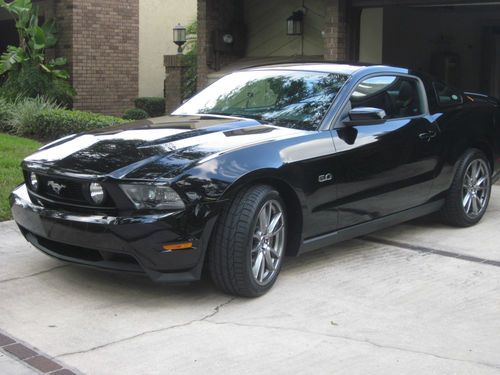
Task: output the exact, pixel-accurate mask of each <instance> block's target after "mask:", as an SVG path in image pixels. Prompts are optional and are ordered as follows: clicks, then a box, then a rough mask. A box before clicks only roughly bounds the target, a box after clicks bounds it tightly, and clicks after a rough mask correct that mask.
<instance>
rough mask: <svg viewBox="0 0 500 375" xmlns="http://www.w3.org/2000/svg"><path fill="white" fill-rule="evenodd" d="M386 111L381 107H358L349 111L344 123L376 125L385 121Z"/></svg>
mask: <svg viewBox="0 0 500 375" xmlns="http://www.w3.org/2000/svg"><path fill="white" fill-rule="evenodd" d="M386 116H387V115H386V113H385V111H384V110H383V109H380V108H372V107H358V108H353V109H351V110H350V111H349V120H350V121H345V122H344V124H345V125H347V126H359V125H377V124H383V123H384V122H385V117H386Z"/></svg>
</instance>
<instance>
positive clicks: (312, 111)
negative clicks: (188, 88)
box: [173, 70, 348, 130]
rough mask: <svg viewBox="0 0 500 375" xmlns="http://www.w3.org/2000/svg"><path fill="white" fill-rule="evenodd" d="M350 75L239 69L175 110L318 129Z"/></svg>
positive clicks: (187, 113)
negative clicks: (242, 70)
mask: <svg viewBox="0 0 500 375" xmlns="http://www.w3.org/2000/svg"><path fill="white" fill-rule="evenodd" d="M347 78H348V76H347V75H345V74H338V73H324V72H304V71H275V70H261V71H259V70H257V71H255V70H254V71H244V72H237V73H233V74H230V75H227V76H225V77H223V78H221V79H220V80H218V81H217V82H215V83H214V84H212V85H211V86H209V87H207V88H206V89H205V90H203V91H201V92H200V93H199V94H198V95H196V96H194V97H193V98H192V99H190V100H189V101H188V102H186V103H185V104H183V105H182V106H181V107H180V108H179V109H177V110H176V111H175V112H174V113H173V114H174V115H195V114H213V115H225V116H239V117H246V118H253V119H256V120H258V121H260V122H263V123H270V124H273V125H278V126H285V127H289V128H297V129H304V130H316V129H318V127H319V125H320V124H321V120H322V119H323V117H324V116H325V114H326V111H327V110H328V108H329V107H330V105H331V103H332V101H333V99H334V98H335V96H336V95H337V93H338V92H339V90H340V88H341V87H342V85H343V84H344V82H345V81H346V80H347Z"/></svg>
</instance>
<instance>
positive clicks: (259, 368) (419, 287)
mask: <svg viewBox="0 0 500 375" xmlns="http://www.w3.org/2000/svg"><path fill="white" fill-rule="evenodd" d="M0 267H1V268H0V329H1V330H3V332H4V333H5V334H6V335H11V336H12V337H14V338H16V339H18V340H21V341H23V342H24V343H25V344H26V346H29V347H31V348H33V349H35V350H39V351H40V352H42V353H45V355H46V356H47V357H53V358H54V359H55V360H56V361H58V362H59V363H60V364H61V365H62V366H66V367H68V368H69V369H72V370H73V372H75V373H76V372H82V373H86V374H198V373H200V374H226V373H229V374H233V373H235V374H257V373H259V374H290V373H297V374H384V375H385V374H418V375H421V374H500V186H495V188H494V191H493V195H492V200H491V203H490V208H489V210H488V213H487V214H486V216H485V217H484V219H483V221H482V222H481V223H480V224H479V225H477V226H476V227H473V228H468V229H455V228H449V227H446V226H443V225H441V224H440V223H439V222H438V221H436V220H434V219H432V218H425V219H419V220H416V221H413V222H409V223H407V224H404V225H399V226H397V227H394V228H390V229H388V230H385V231H381V232H377V233H374V234H372V235H370V236H368V237H365V238H363V239H355V240H352V241H348V242H345V243H342V244H340V245H336V246H335V248H331V249H324V250H319V251H317V252H314V253H311V254H308V255H305V256H303V257H301V258H293V259H287V261H286V262H285V267H284V269H283V271H282V273H281V276H280V278H279V280H278V282H277V284H276V285H275V287H274V288H273V289H272V291H271V292H270V293H268V294H267V295H265V296H263V297H261V298H258V299H252V300H249V299H241V298H231V297H229V296H227V295H224V294H222V293H220V292H218V291H217V290H215V289H214V287H213V286H212V284H211V283H210V282H209V281H202V282H199V283H197V284H193V285H190V286H162V285H155V284H153V283H151V282H149V281H148V280H147V279H145V278H141V277H135V276H127V275H122V274H113V273H106V272H100V271H94V270H88V269H84V268H80V267H77V266H72V265H66V264H64V263H61V262H59V261H56V260H54V259H51V258H49V257H47V256H45V255H43V254H41V253H39V252H38V251H36V250H35V249H34V248H32V247H31V246H29V245H28V244H27V243H26V242H25V241H24V240H23V239H22V238H21V236H20V234H19V232H18V231H17V229H16V228H15V226H14V224H13V223H12V222H4V223H0ZM0 354H2V353H0ZM3 354H5V352H4V353H3ZM3 354H2V355H3ZM7 357H8V358H9V359H10V361H11V362H10V365H11V367H8V365H7V364H4V365H3V366H4V367H3V369H4V370H2V364H3V363H4V361H2V360H1V358H0V373H2V374H6V373H8V369H11V368H14V367H12V366H15V365H18V364H17V363H13V362H12V361H13V359H12V358H14V357H13V356H12V355H11V354H8V355H7ZM6 369H7V370H6ZM26 369H27V367H26ZM67 373H69V372H67Z"/></svg>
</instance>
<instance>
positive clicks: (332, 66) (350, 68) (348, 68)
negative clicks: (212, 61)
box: [243, 62, 408, 75]
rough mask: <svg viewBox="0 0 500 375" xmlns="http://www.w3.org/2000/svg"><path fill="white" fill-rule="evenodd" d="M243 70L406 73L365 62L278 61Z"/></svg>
mask: <svg viewBox="0 0 500 375" xmlns="http://www.w3.org/2000/svg"><path fill="white" fill-rule="evenodd" d="M243 70H276V71H278V70H281V71H282V70H295V71H314V72H324V73H339V74H348V75H354V74H357V73H362V74H370V73H377V72H380V73H400V74H401V73H402V74H408V69H404V68H397V67H392V66H388V65H366V64H359V65H357V64H351V63H349V64H341V63H331V62H307V63H297V62H294V63H279V64H269V65H259V66H253V67H249V68H246V69H243Z"/></svg>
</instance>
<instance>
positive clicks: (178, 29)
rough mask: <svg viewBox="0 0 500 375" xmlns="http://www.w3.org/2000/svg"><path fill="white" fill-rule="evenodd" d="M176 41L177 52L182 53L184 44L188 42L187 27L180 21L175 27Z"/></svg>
mask: <svg viewBox="0 0 500 375" xmlns="http://www.w3.org/2000/svg"><path fill="white" fill-rule="evenodd" d="M173 31H174V43H175V44H177V46H178V48H177V54H178V55H182V46H183V45H184V43H186V28H185V27H184V26H182V25H181V24H180V23H178V24H177V26H175V27H174V30H173Z"/></svg>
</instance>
